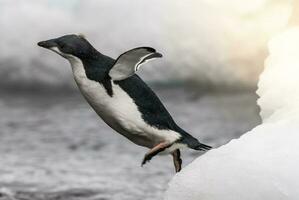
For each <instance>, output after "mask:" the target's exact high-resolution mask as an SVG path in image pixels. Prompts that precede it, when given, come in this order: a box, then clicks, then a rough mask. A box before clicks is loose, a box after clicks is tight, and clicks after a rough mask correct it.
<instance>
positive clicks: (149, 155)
mask: <svg viewBox="0 0 299 200" xmlns="http://www.w3.org/2000/svg"><path fill="white" fill-rule="evenodd" d="M171 145H172V144H169V143H168V142H162V143H160V144H158V145H157V146H155V147H154V148H152V149H151V150H150V151H149V152H147V153H146V154H145V156H144V158H143V160H142V163H141V167H142V166H143V165H144V164H146V163H147V162H149V161H150V160H151V159H152V158H153V157H154V156H156V155H157V154H158V153H160V152H162V151H164V150H165V149H167V148H168V147H170V146H171Z"/></svg>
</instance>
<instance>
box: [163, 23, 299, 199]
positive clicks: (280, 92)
mask: <svg viewBox="0 0 299 200" xmlns="http://www.w3.org/2000/svg"><path fill="white" fill-rule="evenodd" d="M269 49H270V56H269V57H268V59H267V61H266V62H265V70H264V72H263V73H262V75H261V77H260V81H259V89H258V91H257V93H258V94H259V96H260V98H259V100H258V104H259V106H260V108H261V117H262V119H263V123H262V124H261V125H259V126H257V127H256V128H254V129H253V130H251V131H249V132H247V133H246V134H245V135H243V136H242V137H241V138H240V139H235V140H233V141H231V142H230V143H228V144H227V145H224V146H222V147H220V148H218V149H214V150H211V151H210V152H208V153H206V154H205V155H203V156H201V157H199V158H197V159H196V160H195V161H194V162H192V163H191V164H190V165H188V166H187V167H186V168H184V169H183V171H182V172H181V173H179V174H177V175H176V176H175V177H174V178H173V180H172V181H171V182H170V184H169V189H168V190H167V192H166V195H165V200H240V199H242V200H265V199H271V200H281V199H288V200H297V199H298V197H299V190H298V188H299V171H298V166H299V159H298V158H299V151H298V146H299V134H298V130H299V101H298V100H299V99H298V98H299V88H298V85H299V79H298V72H299V68H298V66H299V28H298V27H297V28H292V29H289V30H287V31H285V32H283V33H281V34H279V35H277V36H275V37H274V38H273V39H272V40H271V41H270V43H269Z"/></svg>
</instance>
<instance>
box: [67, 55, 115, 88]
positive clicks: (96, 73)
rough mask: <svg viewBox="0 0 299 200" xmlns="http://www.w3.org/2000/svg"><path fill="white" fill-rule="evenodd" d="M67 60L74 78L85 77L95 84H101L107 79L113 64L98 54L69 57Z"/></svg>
mask: <svg viewBox="0 0 299 200" xmlns="http://www.w3.org/2000/svg"><path fill="white" fill-rule="evenodd" d="M68 60H69V62H70V64H71V66H72V71H73V73H74V76H75V77H76V76H77V77H87V78H88V79H90V80H94V81H97V82H103V81H105V80H106V79H107V78H108V77H109V76H108V73H109V71H110V69H111V68H112V67H113V65H114V63H115V60H114V59H112V58H110V57H108V56H105V55H103V54H101V53H99V52H96V53H93V54H92V55H91V56H89V57H84V58H77V57H71V58H70V59H68Z"/></svg>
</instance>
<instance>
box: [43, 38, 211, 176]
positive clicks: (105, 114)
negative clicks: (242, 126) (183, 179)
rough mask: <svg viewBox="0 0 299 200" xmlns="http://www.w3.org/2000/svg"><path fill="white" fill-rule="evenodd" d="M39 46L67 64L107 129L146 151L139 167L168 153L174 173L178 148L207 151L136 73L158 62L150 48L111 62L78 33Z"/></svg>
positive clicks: (157, 55)
mask: <svg viewBox="0 0 299 200" xmlns="http://www.w3.org/2000/svg"><path fill="white" fill-rule="evenodd" d="M38 46H40V47H43V48H46V49H49V50H51V51H53V52H55V53H57V54H59V55H60V56H62V57H64V58H66V59H67V60H68V61H69V62H70V64H71V67H72V72H73V75H74V79H75V82H76V84H77V86H78V88H79V90H80V91H81V93H82V95H83V96H84V98H85V99H86V101H87V102H88V103H89V104H90V106H91V107H92V108H93V109H94V111H95V112H96V113H97V114H98V115H99V116H100V118H102V120H103V121H104V122H105V123H106V124H108V125H109V126H110V127H111V128H112V129H114V130H115V131H116V132H118V133H120V134H121V135H123V136H124V137H126V138H127V139H129V140H130V141H132V142H133V143H135V144H137V145H140V146H143V147H147V148H149V149H150V150H149V151H148V152H147V153H146V154H145V156H144V158H143V160H142V163H141V166H143V165H144V164H146V163H147V162H148V161H150V160H151V159H152V158H153V157H154V156H156V155H158V154H171V155H172V157H173V163H174V167H175V172H179V171H180V170H181V168H182V167H181V166H182V159H181V153H180V149H181V148H184V147H188V148H191V149H194V150H199V151H206V150H210V149H211V146H209V145H206V144H203V143H200V142H199V141H198V140H197V139H196V138H194V137H193V136H191V135H190V134H189V133H187V132H186V131H185V130H183V129H182V128H180V127H179V126H178V125H177V124H176V122H175V121H174V120H173V118H172V117H171V115H170V114H169V112H168V111H167V109H166V108H165V107H164V105H163V104H162V102H161V101H160V99H159V98H158V97H157V95H156V94H155V93H154V92H153V91H152V90H151V88H150V87H149V86H148V85H147V84H146V83H145V82H144V81H143V80H142V79H141V78H140V77H139V76H138V75H137V74H135V72H136V71H137V70H138V69H139V68H140V66H141V65H143V64H145V63H146V62H147V61H149V60H152V59H155V58H160V57H162V54H160V53H158V52H157V51H156V50H155V49H153V48H151V47H137V48H134V49H131V50H129V51H126V52H124V53H123V54H121V55H120V56H119V57H118V58H117V59H113V58H111V57H109V56H106V55H104V54H102V53H100V52H99V51H97V50H96V49H95V48H94V47H93V46H92V45H91V44H90V43H89V41H88V40H87V39H86V38H85V37H84V36H82V35H77V34H71V35H65V36H62V37H58V38H55V39H50V40H46V41H41V42H39V43H38Z"/></svg>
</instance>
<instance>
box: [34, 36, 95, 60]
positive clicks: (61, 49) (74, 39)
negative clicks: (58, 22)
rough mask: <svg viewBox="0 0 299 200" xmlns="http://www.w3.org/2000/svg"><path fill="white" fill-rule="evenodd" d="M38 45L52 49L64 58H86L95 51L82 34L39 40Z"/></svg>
mask: <svg viewBox="0 0 299 200" xmlns="http://www.w3.org/2000/svg"><path fill="white" fill-rule="evenodd" d="M38 46H40V47H43V48H46V49H49V50H52V51H54V52H55V53H57V54H59V55H61V56H62V57H64V58H66V59H70V58H72V57H74V56H75V57H77V58H81V59H82V58H87V57H89V56H91V55H93V53H94V52H95V51H96V50H95V49H94V48H93V47H92V45H91V44H90V43H89V42H88V41H87V40H86V39H85V37H84V36H82V35H75V34H72V35H65V36H62V37H59V38H55V39H50V40H46V41H41V42H39V43H38Z"/></svg>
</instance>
